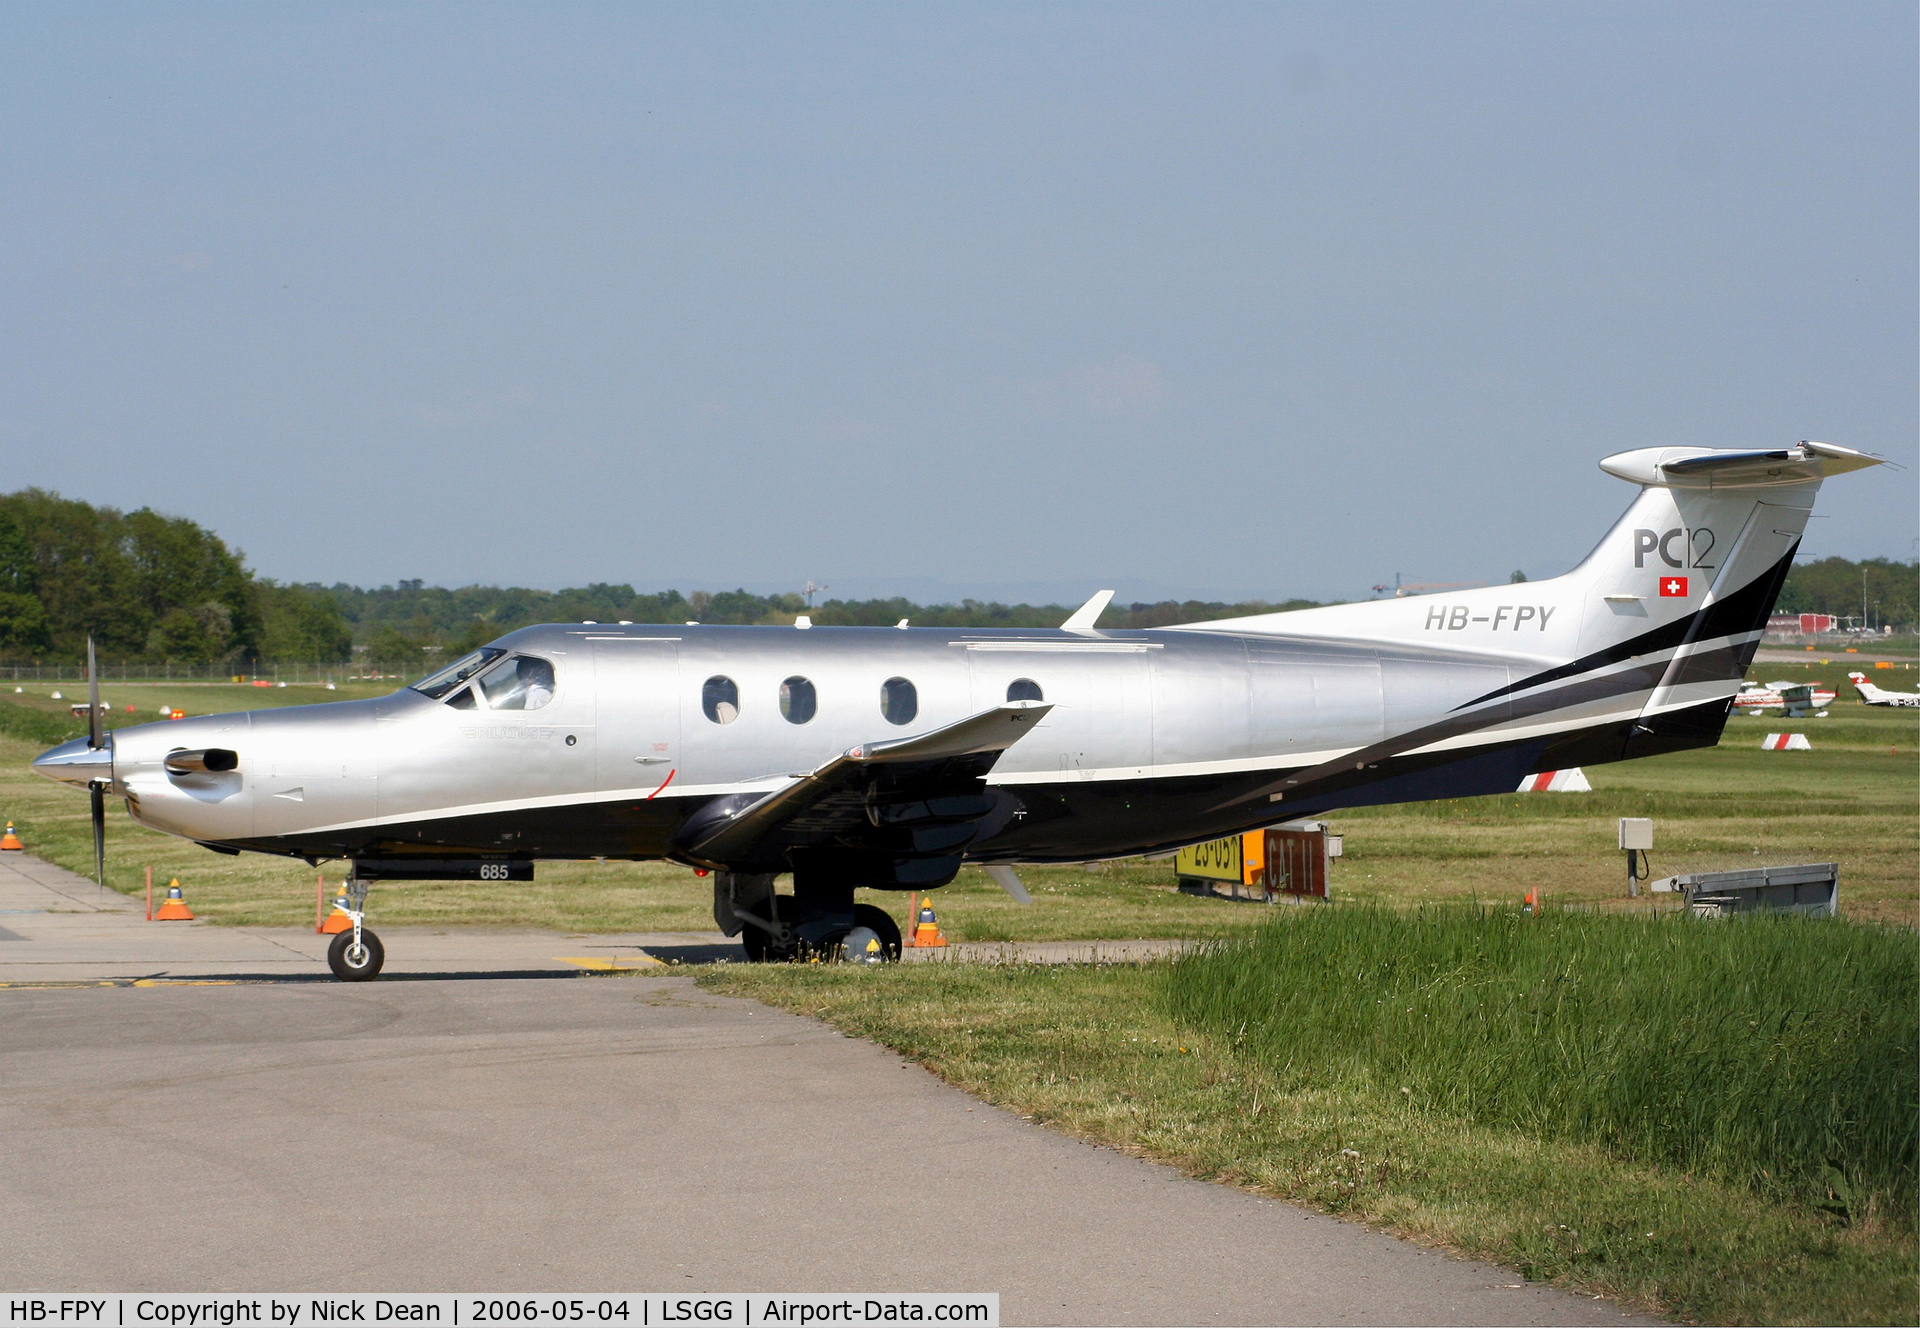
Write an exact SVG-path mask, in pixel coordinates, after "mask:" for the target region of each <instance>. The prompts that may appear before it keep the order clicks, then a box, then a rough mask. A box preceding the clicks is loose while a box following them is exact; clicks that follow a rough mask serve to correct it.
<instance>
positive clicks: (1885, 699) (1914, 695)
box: [1847, 673, 1920, 706]
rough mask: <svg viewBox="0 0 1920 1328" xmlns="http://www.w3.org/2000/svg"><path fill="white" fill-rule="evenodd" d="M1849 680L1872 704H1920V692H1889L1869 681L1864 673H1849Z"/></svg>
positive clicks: (1867, 701)
mask: <svg viewBox="0 0 1920 1328" xmlns="http://www.w3.org/2000/svg"><path fill="white" fill-rule="evenodd" d="M1847 681H1848V682H1850V683H1852V684H1853V690H1854V691H1856V692H1858V693H1860V699H1861V700H1862V701H1864V702H1866V703H1867V704H1868V705H1870V706H1920V692H1889V691H1885V690H1883V689H1881V688H1879V687H1875V686H1874V685H1873V684H1872V683H1870V682H1868V681H1867V675H1866V674H1864V673H1849V674H1848V675H1847Z"/></svg>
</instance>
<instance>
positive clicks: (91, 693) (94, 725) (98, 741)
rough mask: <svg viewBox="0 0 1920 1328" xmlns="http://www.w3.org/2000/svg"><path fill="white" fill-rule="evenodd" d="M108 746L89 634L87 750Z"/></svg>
mask: <svg viewBox="0 0 1920 1328" xmlns="http://www.w3.org/2000/svg"><path fill="white" fill-rule="evenodd" d="M106 745H107V743H106V739H105V738H103V737H102V736H101V735H100V670H99V669H98V668H96V667H94V662H93V637H92V635H91V634H89V635H88V637H87V749H88V750H89V751H95V752H97V751H99V750H100V749H101V748H102V747H104V746H106ZM99 823H100V818H99V816H98V815H97V814H96V815H95V817H94V824H95V825H96V826H97V825H99Z"/></svg>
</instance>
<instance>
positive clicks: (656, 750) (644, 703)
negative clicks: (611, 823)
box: [593, 636, 680, 796]
mask: <svg viewBox="0 0 1920 1328" xmlns="http://www.w3.org/2000/svg"><path fill="white" fill-rule="evenodd" d="M593 659H594V675H595V680H596V682H597V683H598V699H597V705H598V713H597V726H598V729H599V786H600V791H601V792H602V793H613V792H624V791H634V792H637V793H639V794H641V795H643V796H644V795H646V794H650V793H653V792H656V791H658V790H659V789H661V788H664V787H665V785H666V782H667V780H668V779H669V778H670V777H671V776H672V775H673V774H674V772H675V770H676V768H677V767H678V765H679V763H680V646H679V642H677V641H673V640H662V639H661V638H659V637H633V636H620V637H612V636H609V637H600V638H598V639H595V640H594V642H593Z"/></svg>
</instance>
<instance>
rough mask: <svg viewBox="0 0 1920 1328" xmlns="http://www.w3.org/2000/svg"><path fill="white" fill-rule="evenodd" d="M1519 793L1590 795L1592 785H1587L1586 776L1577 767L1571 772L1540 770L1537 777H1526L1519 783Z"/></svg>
mask: <svg viewBox="0 0 1920 1328" xmlns="http://www.w3.org/2000/svg"><path fill="white" fill-rule="evenodd" d="M1516 791H1517V792H1520V793H1591V792H1593V785H1591V784H1589V783H1587V776H1586V774H1585V773H1584V772H1583V771H1582V770H1581V769H1580V767H1579V766H1577V765H1576V766H1574V767H1573V768H1572V769H1571V770H1542V771H1541V772H1540V773H1539V774H1537V775H1528V776H1527V777H1526V778H1525V779H1523V780H1521V781H1520V787H1519V789H1518V790H1516Z"/></svg>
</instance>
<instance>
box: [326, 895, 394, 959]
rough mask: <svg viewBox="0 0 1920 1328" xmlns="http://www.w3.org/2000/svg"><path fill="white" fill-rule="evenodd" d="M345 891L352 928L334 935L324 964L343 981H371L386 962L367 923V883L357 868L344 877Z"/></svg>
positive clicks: (383, 947) (381, 949)
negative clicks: (345, 882)
mask: <svg viewBox="0 0 1920 1328" xmlns="http://www.w3.org/2000/svg"><path fill="white" fill-rule="evenodd" d="M345 894H346V896H347V909H346V913H347V916H348V917H350V918H352V919H353V929H352V930H351V931H343V932H341V933H339V934H338V935H336V936H335V937H334V938H333V943H332V944H331V945H329V946H328V947H327V967H328V968H330V969H332V970H333V975H334V976H335V977H336V978H339V979H340V980H341V981H342V982H371V981H373V980H374V979H375V978H377V977H379V976H380V966H381V965H382V964H384V963H386V962H387V948H386V947H385V946H384V945H382V944H380V938H379V937H378V936H375V935H374V934H373V932H372V931H370V930H369V929H368V928H367V926H366V915H367V913H366V910H367V883H366V882H365V881H363V880H361V879H360V873H359V871H358V870H355V871H354V872H353V873H352V874H351V875H349V876H348V877H347V884H346V889H345Z"/></svg>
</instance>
